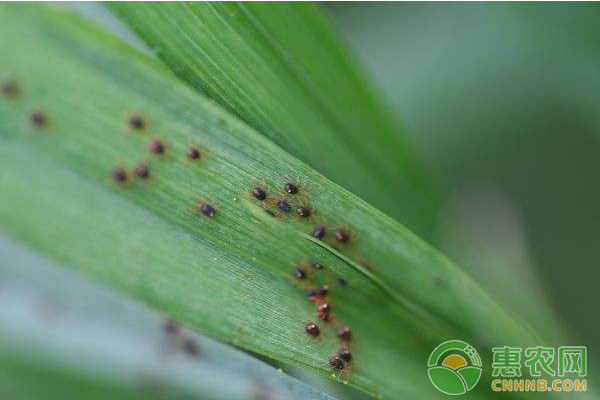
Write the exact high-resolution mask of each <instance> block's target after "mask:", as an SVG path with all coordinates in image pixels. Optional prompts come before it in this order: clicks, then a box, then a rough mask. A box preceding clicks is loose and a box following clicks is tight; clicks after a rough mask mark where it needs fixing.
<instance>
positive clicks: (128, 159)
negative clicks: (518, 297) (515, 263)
mask: <svg viewBox="0 0 600 400" xmlns="http://www.w3.org/2000/svg"><path fill="white" fill-rule="evenodd" d="M0 21H1V25H0V26H2V33H3V34H2V35H1V36H0V46H1V48H2V51H3V53H4V54H5V55H6V57H3V58H2V59H1V60H0V71H2V72H1V73H2V74H3V76H4V77H8V78H3V79H5V80H6V79H9V80H11V81H13V82H16V84H17V86H18V88H19V90H18V95H17V96H12V97H10V98H6V96H5V98H3V99H2V101H0V160H1V161H0V163H1V165H0V167H1V169H2V174H1V175H0V184H1V185H2V188H4V190H3V195H2V201H1V202H0V226H2V229H3V230H4V231H6V232H8V233H9V234H10V235H11V236H14V237H18V238H20V239H21V240H22V241H24V242H26V243H27V244H28V245H29V246H32V247H34V248H36V249H38V250H40V251H42V252H44V253H46V254H48V255H50V256H51V257H52V258H53V259H54V260H56V261H57V262H60V263H62V264H65V265H66V266H67V267H69V268H71V269H73V270H76V271H78V272H79V273H81V274H83V275H85V276H88V277H93V278H95V279H99V280H101V281H103V282H105V283H108V284H110V285H111V286H112V287H114V288H117V289H119V290H121V291H122V292H125V293H128V294H129V295H131V296H134V297H136V298H138V299H140V300H141V301H143V302H144V303H145V304H148V305H150V306H152V307H154V308H156V309H159V310H162V311H164V312H167V313H169V314H170V315H173V316H174V317H175V318H177V319H178V320H181V321H182V322H184V323H185V324H186V325H188V326H190V327H193V328H196V329H200V330H202V331H204V332H207V333H209V334H211V335H214V336H216V337H218V338H220V339H222V340H225V341H228V342H230V343H233V344H235V345H237V346H240V347H242V348H245V349H249V350H252V351H254V352H256V353H259V354H262V355H265V356H267V357H270V358H273V359H276V360H280V361H283V362H286V363H289V364H294V365H298V366H301V367H303V368H306V369H310V370H315V371H319V372H320V373H323V374H326V375H330V376H331V375H333V377H334V378H337V379H339V380H342V381H345V382H348V384H350V385H352V386H355V387H357V388H360V389H362V390H364V391H366V392H367V393H371V394H374V395H377V396H381V397H386V398H396V397H397V396H398V395H400V394H405V395H412V396H423V395H426V396H428V397H434V396H436V395H439V393H436V392H435V389H434V388H433V387H432V386H431V385H430V383H429V382H428V379H427V377H426V375H425V374H424V373H423V372H422V366H423V365H424V362H425V360H426V358H427V356H428V354H429V352H430V351H431V349H432V348H433V347H434V346H435V345H436V344H437V343H439V342H440V341H441V339H442V338H444V339H446V338H447V337H460V338H464V339H465V340H467V341H469V342H470V343H473V344H476V343H480V344H482V345H486V346H488V345H489V344H490V343H494V344H496V343H498V342H501V343H511V344H513V343H514V344H517V343H523V345H525V342H527V341H528V340H529V339H530V335H529V333H528V332H527V331H525V330H523V329H522V328H521V326H520V325H519V324H517V323H516V322H515V321H514V320H513V319H511V318H510V317H509V316H508V315H507V314H506V313H505V312H504V311H503V310H502V309H501V308H500V307H499V306H498V305H497V304H496V303H494V302H493V301H492V300H491V299H490V298H489V297H488V296H487V295H485V294H484V293H483V292H482V291H481V290H480V289H479V288H478V287H477V286H476V285H475V284H474V283H473V282H472V281H471V280H470V279H469V278H468V277H467V276H465V275H464V274H462V273H461V272H460V270H458V269H457V268H456V267H454V266H453V265H452V264H450V263H449V261H447V260H446V259H445V258H444V257H443V256H441V255H440V254H439V253H437V252H436V251H435V250H434V249H432V248H430V247H429V246H427V245H426V244H424V243H423V242H422V241H421V240H419V239H418V238H417V237H415V236H414V235H412V234H411V233H410V232H409V231H407V230H406V229H405V228H404V227H403V226H401V225H399V224H398V223H396V222H394V221H393V220H391V219H389V218H388V217H386V216H385V215H383V214H382V213H380V212H378V211H376V210H375V209H374V208H372V207H371V206H369V205H368V204H366V203H364V202H363V201H361V200H360V199H358V198H357V197H355V196H353V195H352V194H350V193H348V192H346V191H345V190H343V189H341V188H340V187H338V186H336V185H335V184H333V183H331V182H330V181H328V180H327V179H325V178H324V177H323V176H321V175H320V174H318V173H316V172H314V171H313V170H312V169H310V168H309V167H307V166H306V165H304V164H302V163H300V162H299V161H297V160H296V159H294V158H292V157H291V156H289V155H288V154H286V153H285V152H283V151H282V150H281V149H280V148H278V147H277V146H275V145H273V144H272V143H270V142H269V141H267V140H266V139H264V138H263V137H262V136H261V135H259V134H258V133H256V132H255V131H253V130H252V129H250V128H249V127H247V126H246V125H245V124H243V123H241V122H239V121H238V120H236V119H235V118H234V117H232V116H231V115H230V114H228V113H226V112H224V111H221V110H220V109H219V108H218V107H216V106H215V105H214V104H213V103H211V102H210V101H206V100H204V99H202V98H200V97H199V96H198V94H197V93H195V92H194V91H192V90H191V89H190V88H188V87H186V86H184V85H182V84H180V83H178V82H177V81H176V80H175V79H174V78H172V77H171V76H170V75H168V74H167V73H165V72H164V70H163V69H161V68H160V67H159V66H156V65H155V64H154V63H153V62H152V61H151V60H147V59H146V58H145V57H144V56H142V55H140V54H138V53H137V52H136V51H135V50H133V49H131V48H130V47H129V46H126V45H123V44H121V43H120V42H118V41H117V40H115V39H114V38H112V37H111V36H109V35H107V34H106V33H104V32H103V31H101V30H99V29H97V28H95V27H93V26H92V25H90V24H89V23H86V22H85V21H82V20H80V19H79V18H77V17H75V16H73V15H71V14H69V13H66V12H64V11H59V10H54V9H50V8H41V7H36V8H35V9H33V8H29V7H24V6H4V7H3V8H2V12H1V13H0ZM25 49H26V50H27V51H25ZM132 117H136V118H132ZM138 117H139V118H138ZM158 143H160V146H159V145H158ZM190 147H194V148H197V149H199V152H200V157H199V158H196V159H193V160H191V159H190V158H189V157H188V156H186V154H187V153H188V152H189V148H190ZM158 148H161V149H162V151H161V152H158V151H157V149H158ZM140 165H143V166H146V167H147V168H148V176H146V177H145V178H143V177H138V176H136V174H135V173H134V171H138V169H137V168H136V167H137V166H140ZM115 168H120V169H118V170H117V172H119V173H118V174H115ZM138 175H139V174H138ZM111 177H112V178H111ZM115 178H118V180H119V182H114V179H115ZM289 181H293V182H295V183H296V184H297V185H298V187H299V193H297V194H293V195H289V194H286V193H283V192H282V187H283V185H284V184H285V183H286V182H289ZM257 186H260V187H262V188H263V189H264V190H265V192H266V195H267V198H266V199H265V200H264V201H258V200H256V199H255V198H253V197H252V195H251V194H250V192H251V191H252V189H253V188H254V187H257ZM281 199H285V200H286V201H288V202H289V204H290V205H291V211H290V212H289V213H286V212H283V211H281V210H280V209H279V208H277V206H276V203H277V200H281ZM199 204H210V205H211V206H212V207H213V211H214V215H212V212H211V213H208V214H209V215H212V216H207V215H203V214H202V213H201V212H200V211H198V208H197V207H198V205H199ZM300 207H304V208H306V209H308V210H310V216H309V217H299V216H297V215H296V209H297V208H300ZM203 210H204V211H206V209H203ZM265 210H268V211H269V212H270V213H271V214H267V213H266V212H265ZM321 225H322V226H325V227H326V228H327V233H326V235H325V236H324V237H323V239H322V244H318V243H315V242H313V241H311V240H308V239H307V235H308V233H309V232H311V231H312V230H313V229H314V227H315V226H321ZM336 230H341V231H343V232H344V233H345V234H346V235H347V238H348V240H347V241H345V242H343V243H342V242H340V241H339V240H336V237H338V238H339V235H336V234H334V232H335V231H336ZM311 260H316V261H318V262H319V263H320V264H322V265H323V266H324V268H323V269H315V268H313V267H312V266H311V265H310V261H311ZM295 267H300V268H302V269H303V270H304V271H305V274H306V277H305V279H302V280H297V279H296V278H294V277H293V275H292V274H291V270H292V268H295ZM340 278H342V279H343V280H344V281H343V282H345V284H341V281H340ZM321 285H329V294H328V296H326V297H324V298H321V299H319V300H315V301H313V302H311V301H309V300H308V299H307V298H306V293H305V291H306V290H309V289H314V288H318V287H320V286H321ZM325 300H326V301H327V302H328V303H329V304H330V306H332V313H331V316H332V318H331V321H330V322H328V323H324V322H322V321H320V320H319V317H318V315H317V314H316V312H315V303H322V302H324V301H325ZM309 321H315V322H317V323H318V324H319V325H320V328H321V335H320V336H319V337H318V338H313V337H310V336H309V335H307V334H306V333H305V331H304V330H305V325H306V323H307V322H309ZM343 326H349V327H350V328H351V330H352V340H351V341H350V342H349V343H345V342H344V341H341V340H339V339H338V338H337V337H336V333H335V332H336V329H337V328H340V327H343ZM346 346H348V347H350V349H351V350H352V351H353V353H354V358H353V361H352V362H351V363H350V365H349V366H347V367H346V368H345V369H344V371H342V373H339V372H333V371H331V369H330V367H329V366H328V357H329V356H330V355H331V354H335V353H336V352H337V351H339V350H340V349H341V348H343V347H346Z"/></svg>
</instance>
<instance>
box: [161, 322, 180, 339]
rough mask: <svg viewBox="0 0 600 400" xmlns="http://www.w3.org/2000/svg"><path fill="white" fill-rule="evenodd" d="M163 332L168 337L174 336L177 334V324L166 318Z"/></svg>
mask: <svg viewBox="0 0 600 400" xmlns="http://www.w3.org/2000/svg"><path fill="white" fill-rule="evenodd" d="M164 329H165V332H166V333H168V334H169V335H174V334H176V333H178V332H179V324H178V323H177V322H175V321H174V320H173V319H172V318H167V320H166V321H165V325H164Z"/></svg>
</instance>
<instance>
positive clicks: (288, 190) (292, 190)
mask: <svg viewBox="0 0 600 400" xmlns="http://www.w3.org/2000/svg"><path fill="white" fill-rule="evenodd" d="M283 189H284V190H285V191H286V193H289V194H296V193H298V186H296V185H294V184H293V183H290V182H288V183H286V184H285V186H284V187H283Z"/></svg>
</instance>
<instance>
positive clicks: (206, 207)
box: [198, 203, 217, 218]
mask: <svg viewBox="0 0 600 400" xmlns="http://www.w3.org/2000/svg"><path fill="white" fill-rule="evenodd" d="M198 211H200V212H201V213H202V214H203V215H204V216H206V217H208V218H212V217H214V216H215V213H216V212H217V210H216V209H215V208H214V207H213V206H211V205H210V204H208V203H200V204H198Z"/></svg>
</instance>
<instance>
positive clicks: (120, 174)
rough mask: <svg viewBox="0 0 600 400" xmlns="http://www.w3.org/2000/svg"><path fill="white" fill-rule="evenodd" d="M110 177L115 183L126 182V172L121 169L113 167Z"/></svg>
mask: <svg viewBox="0 0 600 400" xmlns="http://www.w3.org/2000/svg"><path fill="white" fill-rule="evenodd" d="M110 177H111V178H112V180H113V181H115V182H117V183H124V182H125V181H126V180H127V171H125V170H124V169H123V167H115V168H114V169H113V170H112V171H111V173H110Z"/></svg>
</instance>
